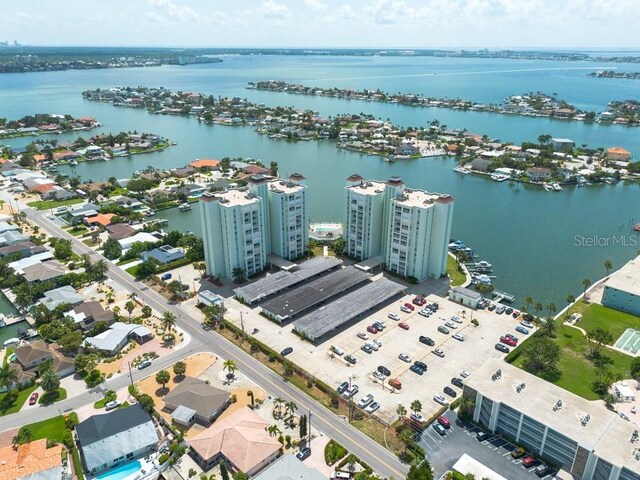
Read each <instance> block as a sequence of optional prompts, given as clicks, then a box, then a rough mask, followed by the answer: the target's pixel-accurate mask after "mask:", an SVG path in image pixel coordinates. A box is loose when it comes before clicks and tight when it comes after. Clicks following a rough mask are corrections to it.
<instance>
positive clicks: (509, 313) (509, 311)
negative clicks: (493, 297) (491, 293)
mask: <svg viewBox="0 0 640 480" xmlns="http://www.w3.org/2000/svg"><path fill="white" fill-rule="evenodd" d="M504 313H506V314H507V315H511V314H512V313H513V307H507V309H506V310H505V311H504Z"/></svg>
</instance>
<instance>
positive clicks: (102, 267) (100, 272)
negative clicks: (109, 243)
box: [91, 259, 135, 295]
mask: <svg viewBox="0 0 640 480" xmlns="http://www.w3.org/2000/svg"><path fill="white" fill-rule="evenodd" d="M91 271H92V272H93V274H94V275H95V276H96V277H97V278H104V276H105V275H106V274H107V272H108V271H109V264H108V263H107V262H106V261H104V260H103V259H100V260H98V261H96V263H94V264H93V265H92V266H91ZM134 295H135V293H134Z"/></svg>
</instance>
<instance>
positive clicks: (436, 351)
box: [431, 348, 444, 358]
mask: <svg viewBox="0 0 640 480" xmlns="http://www.w3.org/2000/svg"><path fill="white" fill-rule="evenodd" d="M431 353H433V354H434V355H437V356H438V357H440V358H443V357H444V350H441V349H440V348H434V349H433V350H431Z"/></svg>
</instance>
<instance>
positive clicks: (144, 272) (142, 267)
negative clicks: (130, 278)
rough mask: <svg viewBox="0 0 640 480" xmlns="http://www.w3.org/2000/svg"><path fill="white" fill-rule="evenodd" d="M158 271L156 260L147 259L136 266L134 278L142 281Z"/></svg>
mask: <svg viewBox="0 0 640 480" xmlns="http://www.w3.org/2000/svg"><path fill="white" fill-rule="evenodd" d="M157 271H158V260H156V259H155V258H148V259H146V260H145V261H144V262H142V263H140V264H139V265H138V268H137V269H136V278H137V279H138V280H142V279H143V278H147V277H150V276H151V275H154V274H155V273H156V272H157Z"/></svg>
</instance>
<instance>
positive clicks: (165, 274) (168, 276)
mask: <svg viewBox="0 0 640 480" xmlns="http://www.w3.org/2000/svg"><path fill="white" fill-rule="evenodd" d="M160 280H163V281H165V280H171V274H170V273H164V274H162V276H161V277H160Z"/></svg>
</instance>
